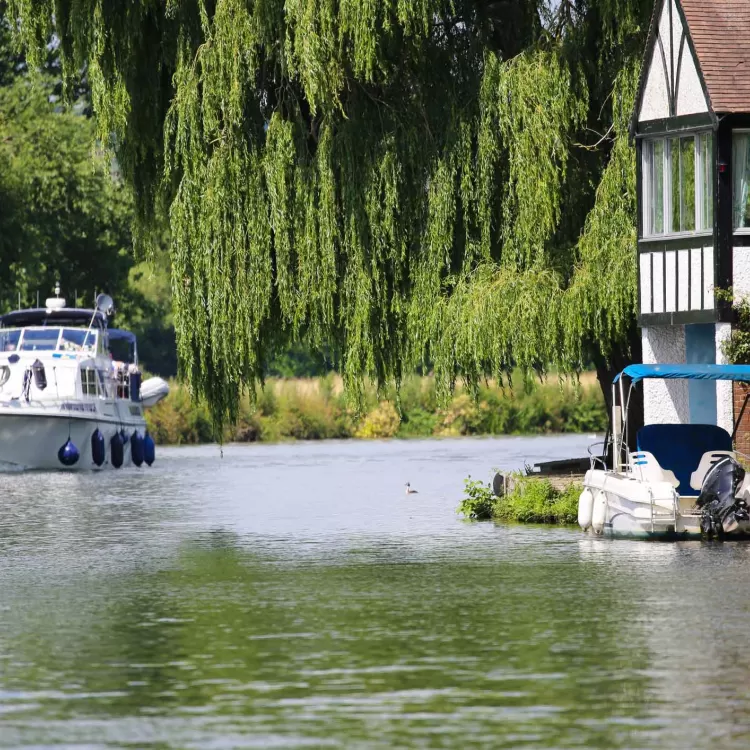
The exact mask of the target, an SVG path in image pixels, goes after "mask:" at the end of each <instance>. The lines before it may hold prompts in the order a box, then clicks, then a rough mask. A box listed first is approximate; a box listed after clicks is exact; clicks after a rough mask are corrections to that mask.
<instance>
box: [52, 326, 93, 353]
mask: <svg viewBox="0 0 750 750" xmlns="http://www.w3.org/2000/svg"><path fill="white" fill-rule="evenodd" d="M86 334H88V336H87V335H86ZM84 342H85V343H86V346H85V347H84ZM84 348H85V350H86V351H87V352H93V351H94V350H95V349H96V334H95V333H94V332H93V331H87V330H86V329H85V328H63V332H62V338H61V339H60V349H62V350H63V351H64V352H80V351H82V350H84Z"/></svg>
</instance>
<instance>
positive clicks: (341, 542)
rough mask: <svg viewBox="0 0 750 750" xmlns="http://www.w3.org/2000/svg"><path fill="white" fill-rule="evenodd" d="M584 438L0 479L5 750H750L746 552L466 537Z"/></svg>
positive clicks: (508, 531)
mask: <svg viewBox="0 0 750 750" xmlns="http://www.w3.org/2000/svg"><path fill="white" fill-rule="evenodd" d="M588 442H590V441H589V440H588V439H587V438H586V437H585V436H584V437H567V438H533V439H530V438H510V439H493V440H461V441H456V440H451V441H448V440H446V441H433V442H429V441H414V442H384V443H378V442H375V443H370V442H368V443H365V442H346V443H322V444H295V445H281V446H247V447H229V448H227V449H225V450H224V457H223V458H220V456H219V451H218V449H217V448H215V447H202V448H183V449H163V450H161V451H159V454H158V461H157V465H156V466H155V467H154V468H153V469H150V470H141V471H137V470H129V471H123V472H119V473H112V474H109V475H106V476H94V475H78V476H76V475H62V474H57V475H50V474H36V475H32V474H29V475H21V476H18V475H16V476H7V475H5V476H2V477H0V747H2V748H16V747H18V748H55V749H59V748H76V749H77V750H80V749H84V748H85V749H86V750H93V749H99V748H158V749H159V750H163V749H166V748H196V750H203V749H207V750H213V749H223V748H245V747H260V748H298V747H332V748H390V747H415V748H442V747H450V748H473V747H492V748H521V747H523V748H567V747H586V748H657V747H658V748H679V749H680V750H684V749H686V748H747V747H748V745H750V547H749V546H747V545H745V544H725V545H721V544H704V543H700V542H690V543H680V544H656V543H641V542H613V541H605V540H596V539H592V538H589V537H586V536H584V535H583V534H581V533H580V532H579V531H577V530H576V529H559V528H530V527H525V528H524V527H503V526H498V525H494V524H490V523H484V524H479V523H468V522H464V521H462V520H460V519H459V518H458V517H457V516H456V514H455V508H456V505H457V504H458V502H459V500H460V497H461V493H462V480H463V479H464V477H465V476H466V475H467V474H469V473H471V474H472V475H473V476H474V477H479V478H484V477H487V478H489V475H490V469H491V467H493V466H494V467H501V468H506V467H507V468H510V467H515V468H518V467H521V466H522V465H523V462H524V460H527V461H529V462H532V461H535V460H539V459H543V458H548V459H551V458H561V457H569V456H571V455H582V454H583V453H584V449H585V446H586V445H587V444H588ZM406 481H410V482H411V483H412V485H413V486H414V487H415V488H416V489H418V490H419V494H418V495H411V496H408V497H407V496H406V495H405V494H404V483H405V482H406Z"/></svg>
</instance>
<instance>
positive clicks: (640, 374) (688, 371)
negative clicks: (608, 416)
mask: <svg viewBox="0 0 750 750" xmlns="http://www.w3.org/2000/svg"><path fill="white" fill-rule="evenodd" d="M626 378H627V379H628V380H629V381H630V385H629V387H628V390H627V397H626V394H625V379H626ZM642 380H714V381H718V380H728V381H732V382H735V383H750V365H712V364H655V365H646V364H633V365H628V367H626V368H625V369H624V370H623V371H622V372H621V373H619V374H618V375H617V376H616V377H615V379H614V381H613V382H612V423H611V432H612V443H613V446H612V447H613V450H612V469H613V470H614V471H618V469H622V468H624V467H625V466H627V463H628V456H627V452H626V448H627V444H628V410H629V406H630V396H631V395H632V392H633V388H634V387H635V386H636V385H637V384H638V383H640V382H641V381H642ZM618 394H619V397H620V398H619V404H618V403H617V402H618V398H617V396H618ZM748 400H750V392H748V394H747V395H746V396H745V401H744V403H743V405H742V409H741V410H740V413H739V416H738V417H737V420H736V422H735V424H734V429H733V431H732V442H734V438H735V436H736V434H737V428H738V427H739V424H740V420H741V419H742V417H743V415H744V413H745V408H746V407H747V404H748ZM623 451H625V455H623Z"/></svg>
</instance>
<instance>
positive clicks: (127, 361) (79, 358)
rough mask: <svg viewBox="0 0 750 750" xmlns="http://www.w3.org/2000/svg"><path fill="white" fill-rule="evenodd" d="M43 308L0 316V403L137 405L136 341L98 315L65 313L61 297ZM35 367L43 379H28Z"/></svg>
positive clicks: (84, 311) (82, 311) (72, 310)
mask: <svg viewBox="0 0 750 750" xmlns="http://www.w3.org/2000/svg"><path fill="white" fill-rule="evenodd" d="M47 305H48V306H47V307H46V308H32V309H26V310H15V311H13V312H9V313H6V314H5V315H2V316H0V402H2V401H18V400H26V401H27V402H29V401H32V400H33V401H37V402H40V403H42V402H47V401H57V400H60V399H70V398H75V399H87V398H106V399H113V398H125V399H131V398H132V400H133V401H138V400H139V399H140V394H139V386H140V371H139V369H138V350H137V345H136V338H135V336H134V335H133V334H132V333H130V332H129V331H123V330H119V329H111V328H108V327H107V322H108V321H107V316H106V314H105V313H104V312H102V311H101V310H98V309H97V310H88V309H81V308H67V307H65V300H63V299H61V298H51V299H49V300H47ZM115 353H116V356H114V354H115ZM33 368H36V370H37V371H40V372H42V373H43V378H40V379H39V380H37V378H36V377H35V378H30V377H27V376H26V373H27V372H29V373H31V372H32V371H33ZM39 383H44V384H45V387H44V388H40V387H39Z"/></svg>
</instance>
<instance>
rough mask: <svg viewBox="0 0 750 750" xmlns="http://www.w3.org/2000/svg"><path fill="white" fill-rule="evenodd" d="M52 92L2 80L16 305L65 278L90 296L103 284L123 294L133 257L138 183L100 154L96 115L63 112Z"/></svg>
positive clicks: (9, 252) (2, 215)
mask: <svg viewBox="0 0 750 750" xmlns="http://www.w3.org/2000/svg"><path fill="white" fill-rule="evenodd" d="M48 96H49V94H48V93H47V91H45V90H44V89H41V88H38V87H33V86H31V84H30V82H29V81H28V80H26V79H24V78H18V79H17V80H16V81H14V82H13V83H12V84H10V85H8V86H2V87H0V194H1V193H5V194H6V195H7V196H8V198H9V200H7V202H6V201H4V202H3V210H2V212H0V237H3V240H2V241H0V252H2V260H3V263H2V271H0V278H2V281H3V282H4V284H3V286H4V287H5V290H6V296H5V304H6V305H8V304H11V303H12V304H13V306H15V305H16V299H14V297H15V296H16V293H17V292H20V294H21V299H22V302H23V303H24V304H26V305H30V304H32V303H33V304H36V292H37V291H40V292H41V299H42V300H43V299H44V298H45V297H47V296H49V294H50V293H51V292H52V289H53V288H54V282H55V280H56V279H59V280H60V281H61V283H62V287H63V289H64V290H66V292H67V293H68V294H69V295H70V296H71V297H72V295H73V292H74V290H75V289H78V290H79V293H80V294H81V295H82V296H84V295H85V301H86V302H87V303H91V302H93V297H94V292H95V291H107V292H110V293H111V294H113V296H117V297H119V296H121V294H120V293H121V292H122V291H123V290H124V289H125V288H126V287H127V282H128V272H129V269H130V266H131V265H132V240H131V234H130V221H131V219H132V210H131V201H130V197H129V191H128V190H127V188H126V187H125V186H124V185H123V184H122V183H121V182H119V181H117V180H116V179H113V178H112V175H111V173H110V163H109V160H108V159H106V158H104V157H103V155H102V154H100V153H97V152H93V153H92V148H93V135H94V126H93V124H92V123H91V121H90V120H87V119H86V118H84V117H81V116H79V115H76V114H74V113H73V112H70V111H55V106H54V105H53V104H52V103H50V101H49V100H48ZM3 188H4V189H3ZM11 290H12V291H11ZM71 301H72V300H71Z"/></svg>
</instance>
